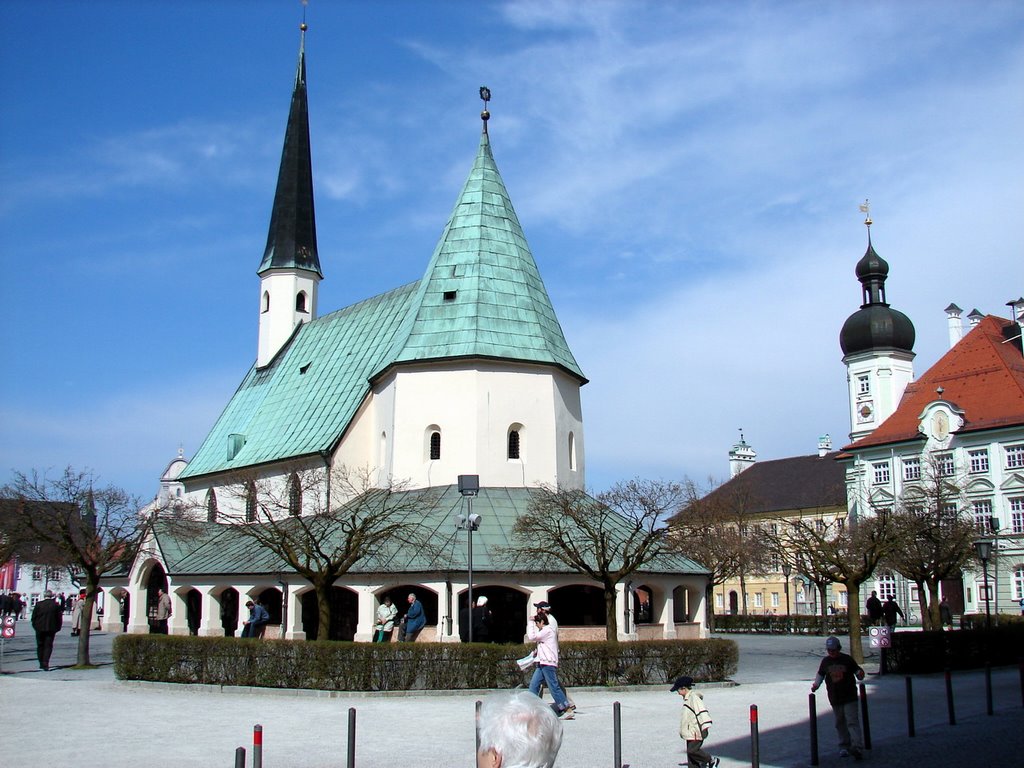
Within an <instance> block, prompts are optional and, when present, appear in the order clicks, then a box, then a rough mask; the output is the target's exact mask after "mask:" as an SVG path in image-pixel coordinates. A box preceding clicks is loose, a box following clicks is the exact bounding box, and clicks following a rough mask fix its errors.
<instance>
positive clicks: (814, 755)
mask: <svg viewBox="0 0 1024 768" xmlns="http://www.w3.org/2000/svg"><path fill="white" fill-rule="evenodd" d="M807 709H808V720H809V721H810V723H811V765H817V764H818V713H817V712H816V711H815V700H814V694H813V693H809V694H807Z"/></svg>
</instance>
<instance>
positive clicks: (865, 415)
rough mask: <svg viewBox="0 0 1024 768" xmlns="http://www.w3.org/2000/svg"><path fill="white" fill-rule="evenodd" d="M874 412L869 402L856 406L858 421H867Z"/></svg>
mask: <svg viewBox="0 0 1024 768" xmlns="http://www.w3.org/2000/svg"><path fill="white" fill-rule="evenodd" d="M874 412H875V411H874V409H873V408H872V407H871V403H861V404H860V405H858V406H857V419H858V420H859V421H868V420H869V419H870V418H871V414H873V413H874Z"/></svg>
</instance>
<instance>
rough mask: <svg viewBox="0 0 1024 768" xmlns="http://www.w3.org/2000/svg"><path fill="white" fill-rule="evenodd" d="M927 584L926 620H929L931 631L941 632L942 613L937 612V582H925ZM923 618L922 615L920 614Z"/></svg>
mask: <svg viewBox="0 0 1024 768" xmlns="http://www.w3.org/2000/svg"><path fill="white" fill-rule="evenodd" d="M927 584H928V602H929V603H930V605H929V606H928V618H929V619H930V620H931V623H932V629H933V630H936V631H938V632H941V631H942V612H941V611H940V610H939V581H938V579H934V580H931V579H929V581H928V582H927ZM921 616H924V613H923V612H922V613H921Z"/></svg>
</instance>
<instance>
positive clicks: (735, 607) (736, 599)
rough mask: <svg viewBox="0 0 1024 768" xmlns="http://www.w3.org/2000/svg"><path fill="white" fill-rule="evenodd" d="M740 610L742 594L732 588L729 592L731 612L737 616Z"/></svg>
mask: <svg viewBox="0 0 1024 768" xmlns="http://www.w3.org/2000/svg"><path fill="white" fill-rule="evenodd" d="M739 612H740V596H739V595H738V594H737V593H736V590H732V591H731V592H730V593H729V613H731V614H732V615H733V616H735V615H736V614H737V613H739Z"/></svg>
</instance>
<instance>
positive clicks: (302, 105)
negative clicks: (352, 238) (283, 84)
mask: <svg viewBox="0 0 1024 768" xmlns="http://www.w3.org/2000/svg"><path fill="white" fill-rule="evenodd" d="M306 28H307V27H306V24H305V22H303V24H302V26H301V27H300V29H301V30H302V32H301V39H300V42H299V64H298V68H297V70H296V72H295V88H294V90H293V91H292V103H291V109H290V111H289V112H288V127H287V129H286V131H285V136H284V150H283V151H282V153H281V168H280V170H279V171H278V174H277V192H276V193H275V195H274V208H273V210H272V212H271V214H270V232H269V234H268V235H267V247H266V250H265V251H264V252H263V261H262V262H261V263H260V268H259V269H258V270H257V274H263V273H264V272H266V271H267V270H268V269H275V268H295V269H305V270H309V271H311V272H316V273H317V275H319V276H320V277H323V272H321V270H320V258H319V256H318V254H317V249H316V217H315V216H314V213H313V163H312V159H311V155H310V148H309V106H308V102H307V97H306Z"/></svg>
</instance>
